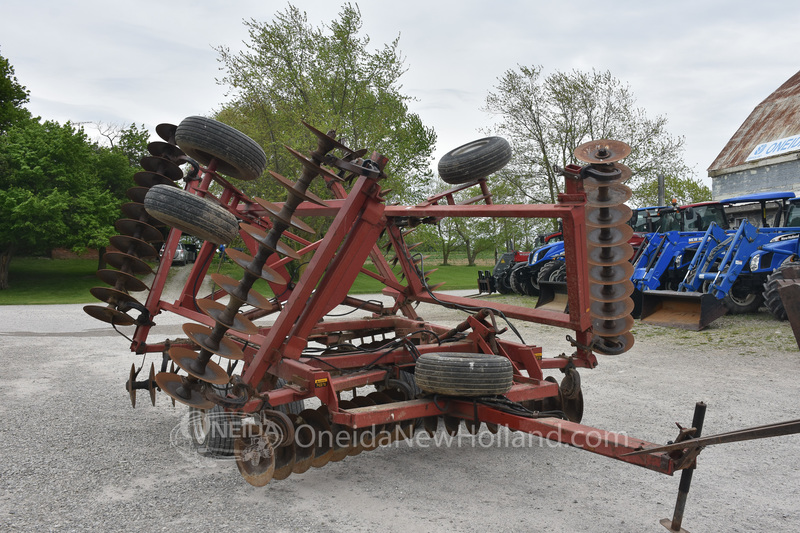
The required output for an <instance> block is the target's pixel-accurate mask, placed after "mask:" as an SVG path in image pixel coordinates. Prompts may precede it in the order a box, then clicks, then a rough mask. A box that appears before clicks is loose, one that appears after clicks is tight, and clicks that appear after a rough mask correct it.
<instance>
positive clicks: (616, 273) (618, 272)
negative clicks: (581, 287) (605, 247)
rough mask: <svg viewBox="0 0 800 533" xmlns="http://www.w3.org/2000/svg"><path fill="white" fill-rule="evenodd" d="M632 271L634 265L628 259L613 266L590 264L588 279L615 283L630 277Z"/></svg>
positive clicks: (596, 281)
mask: <svg viewBox="0 0 800 533" xmlns="http://www.w3.org/2000/svg"><path fill="white" fill-rule="evenodd" d="M633 271H634V267H633V265H632V264H631V262H630V261H625V262H624V263H620V264H618V265H613V266H609V265H592V266H590V267H589V281H591V282H594V283H600V284H606V283H617V282H619V281H624V280H626V279H630V277H631V276H632V275H633Z"/></svg>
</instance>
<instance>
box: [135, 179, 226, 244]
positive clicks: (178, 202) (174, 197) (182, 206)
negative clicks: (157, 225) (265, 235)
mask: <svg viewBox="0 0 800 533" xmlns="http://www.w3.org/2000/svg"><path fill="white" fill-rule="evenodd" d="M144 208H145V210H147V213H148V214H149V215H150V216H152V217H154V218H157V219H158V220H160V221H161V222H163V223H164V224H167V225H169V226H172V227H173V228H176V229H179V230H181V231H182V232H184V233H188V234H189V235H194V236H195V237H197V238H199V239H202V240H204V241H210V242H213V243H214V244H229V243H230V242H231V241H232V240H233V239H234V238H235V237H236V235H238V232H239V224H238V223H237V222H236V217H235V216H234V215H233V214H232V213H230V212H229V211H228V210H227V209H225V208H224V207H222V206H221V205H219V204H217V203H214V202H213V201H212V200H206V199H205V198H201V197H200V196H197V195H194V194H192V193H190V192H189V191H184V190H183V189H179V188H177V187H173V186H170V185H156V186H154V187H152V188H151V189H150V190H149V191H147V195H146V196H145V197H144Z"/></svg>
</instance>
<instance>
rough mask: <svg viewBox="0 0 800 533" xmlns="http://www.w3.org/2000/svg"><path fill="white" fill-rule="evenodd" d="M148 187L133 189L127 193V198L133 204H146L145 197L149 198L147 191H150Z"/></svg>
mask: <svg viewBox="0 0 800 533" xmlns="http://www.w3.org/2000/svg"><path fill="white" fill-rule="evenodd" d="M149 190H150V189H148V188H147V187H131V188H130V189H128V190H127V191H125V196H127V197H128V198H130V199H131V201H132V202H136V203H137V204H143V203H144V197H145V196H147V191H149Z"/></svg>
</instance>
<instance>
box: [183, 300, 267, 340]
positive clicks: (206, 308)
mask: <svg viewBox="0 0 800 533" xmlns="http://www.w3.org/2000/svg"><path fill="white" fill-rule="evenodd" d="M197 307H199V308H200V310H201V311H203V312H204V313H205V314H207V315H208V316H210V317H211V318H213V319H214V321H215V322H217V323H218V324H222V325H223V326H225V327H226V328H229V329H232V330H234V331H238V332H241V333H244V334H246V335H255V334H256V333H258V328H257V327H256V325H255V324H253V323H252V322H251V321H250V320H248V319H247V318H245V316H244V315H243V314H242V313H235V314H234V316H233V321H231V322H224V321H223V320H222V318H221V317H222V315H223V314H224V313H225V310H226V306H225V305H223V304H221V303H220V302H215V301H214V300H208V299H206V298H202V299H200V300H197Z"/></svg>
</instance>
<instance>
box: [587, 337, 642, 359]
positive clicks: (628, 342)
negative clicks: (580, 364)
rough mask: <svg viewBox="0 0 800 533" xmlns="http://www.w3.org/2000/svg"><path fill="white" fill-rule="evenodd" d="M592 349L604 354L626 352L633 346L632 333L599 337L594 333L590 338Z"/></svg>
mask: <svg viewBox="0 0 800 533" xmlns="http://www.w3.org/2000/svg"><path fill="white" fill-rule="evenodd" d="M592 341H593V345H594V346H593V348H592V350H593V351H595V352H597V353H601V354H604V355H619V354H622V353H625V352H627V351H628V350H630V349H631V348H632V347H633V341H634V339H633V334H632V333H625V334H623V335H617V336H614V337H599V336H597V335H595V336H594V337H593V339H592Z"/></svg>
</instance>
